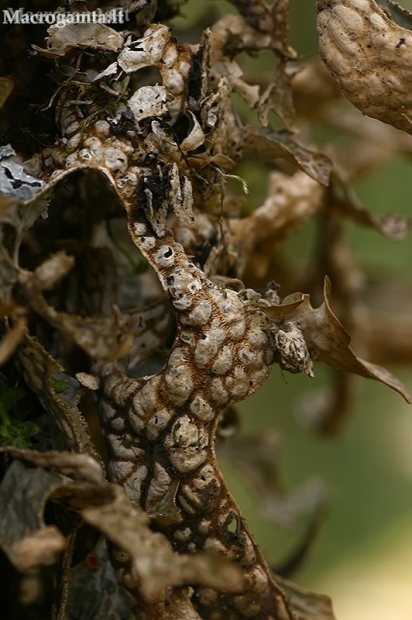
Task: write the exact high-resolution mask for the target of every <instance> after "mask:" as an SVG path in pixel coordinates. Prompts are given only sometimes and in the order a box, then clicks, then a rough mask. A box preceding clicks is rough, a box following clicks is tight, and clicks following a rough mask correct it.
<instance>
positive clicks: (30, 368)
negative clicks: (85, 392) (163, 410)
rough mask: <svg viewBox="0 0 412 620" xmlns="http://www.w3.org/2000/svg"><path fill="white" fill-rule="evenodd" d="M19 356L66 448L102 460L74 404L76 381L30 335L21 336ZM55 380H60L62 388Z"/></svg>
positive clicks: (78, 386) (76, 390)
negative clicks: (22, 338)
mask: <svg viewBox="0 0 412 620" xmlns="http://www.w3.org/2000/svg"><path fill="white" fill-rule="evenodd" d="M18 359H19V362H20V364H21V366H22V367H23V375H24V379H25V381H26V383H27V385H28V386H29V387H30V388H31V389H32V390H33V392H34V393H35V394H36V396H37V397H38V399H39V401H40V402H41V404H42V405H43V407H44V408H45V409H46V411H47V412H48V413H49V414H50V415H51V416H52V417H53V419H54V421H55V423H56V425H57V427H58V428H59V429H60V431H61V433H62V436H63V441H64V442H65V443H66V445H67V447H69V448H70V449H72V450H73V451H74V452H80V453H83V454H88V455H90V456H91V457H93V458H95V459H96V460H97V461H98V462H101V460H100V457H99V456H98V454H97V452H96V449H95V447H94V446H93V444H92V441H91V439H90V435H89V433H88V429H87V424H86V422H85V419H84V418H83V416H82V415H81V413H80V411H79V409H78V407H77V404H78V401H79V398H80V391H79V388H80V384H79V382H78V381H76V379H73V377H70V376H69V375H66V374H65V373H64V372H63V368H62V366H61V365H60V364H59V362H57V361H56V360H55V359H54V358H53V357H52V356H51V355H50V354H49V353H47V352H46V351H45V349H44V348H43V346H42V345H41V344H40V342H39V341H38V340H37V339H36V338H32V337H31V336H29V335H26V336H25V337H24V340H23V343H22V344H21V345H20V347H19V349H18ZM56 382H60V383H62V384H63V385H62V387H63V389H61V387H60V385H59V383H56ZM56 389H58V390H60V391H56Z"/></svg>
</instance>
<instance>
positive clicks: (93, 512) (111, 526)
mask: <svg viewBox="0 0 412 620" xmlns="http://www.w3.org/2000/svg"><path fill="white" fill-rule="evenodd" d="M81 514H82V517H83V518H84V520H85V521H86V522H87V523H89V524H90V525H93V526H94V527H96V528H97V529H99V530H100V531H101V532H103V533H104V534H105V535H106V536H107V537H108V538H109V539H110V540H111V541H112V542H113V543H114V544H115V545H116V546H117V547H118V548H120V549H123V550H124V551H125V552H126V553H128V554H129V555H130V556H131V560H132V563H133V567H134V570H135V571H136V575H137V576H138V578H139V589H140V591H141V592H142V594H143V596H144V597H145V598H146V599H148V600H156V599H157V598H159V597H162V596H164V595H165V591H166V589H167V588H168V587H170V586H172V585H182V584H183V583H184V582H187V583H193V584H194V583H198V582H201V583H203V584H205V585H208V586H210V587H212V588H216V587H218V588H219V589H224V590H226V591H228V592H237V591H239V590H240V589H241V584H242V578H241V572H240V571H239V569H238V568H237V567H236V566H234V565H233V564H231V563H230V562H228V561H227V560H225V559H224V558H216V557H213V556H208V555H193V556H180V555H177V554H176V553H174V552H173V551H172V548H171V546H170V544H169V542H168V540H167V538H166V537H164V536H163V535H162V534H159V533H154V532H151V531H150V530H149V529H148V528H147V522H148V521H147V520H148V517H147V515H146V514H145V513H142V512H137V511H136V509H135V508H133V507H132V505H131V503H130V501H129V499H128V498H127V497H126V496H125V495H124V494H123V492H121V491H120V488H119V489H118V492H117V497H116V500H115V501H114V502H113V503H112V504H108V505H106V506H100V507H98V508H87V509H86V510H83V511H82V512H81Z"/></svg>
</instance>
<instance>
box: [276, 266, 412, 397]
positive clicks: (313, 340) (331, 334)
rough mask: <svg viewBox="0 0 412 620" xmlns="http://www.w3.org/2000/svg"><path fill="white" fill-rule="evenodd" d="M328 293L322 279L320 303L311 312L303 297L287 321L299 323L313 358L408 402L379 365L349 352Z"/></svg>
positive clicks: (399, 385)
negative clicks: (373, 382)
mask: <svg viewBox="0 0 412 620" xmlns="http://www.w3.org/2000/svg"><path fill="white" fill-rule="evenodd" d="M329 292H330V282H329V279H328V278H325V284H324V290H323V295H324V303H323V304H322V305H321V306H320V307H319V308H317V309H313V308H312V306H311V304H310V301H309V296H308V295H305V300H304V302H303V303H302V304H301V305H300V306H299V307H298V308H297V309H296V310H295V311H294V313H293V314H292V315H291V316H290V317H289V319H288V320H289V321H291V322H297V323H298V324H299V327H300V329H301V331H302V333H303V335H304V337H305V340H306V342H307V345H308V347H309V349H310V350H311V351H312V352H313V353H312V354H313V358H314V359H315V360H317V361H320V362H324V363H325V364H328V365H329V366H332V367H333V368H338V369H339V370H345V371H347V372H352V373H355V374H357V375H360V376H362V377H368V378H370V379H376V380H378V381H381V382H382V383H384V384H385V385H387V386H389V387H390V388H392V389H393V390H395V391H396V392H399V394H401V396H403V398H404V399H405V400H406V402H408V403H411V402H412V401H411V398H410V396H409V394H408V392H407V390H406V389H405V387H404V386H403V384H402V383H401V382H400V381H399V380H398V379H396V377H394V376H393V375H392V374H391V373H390V372H389V371H388V370H386V369H384V368H382V367H381V366H377V365H376V364H372V363H370V362H366V361H365V360H362V359H361V358H359V357H357V356H356V355H355V353H354V352H353V351H352V349H351V347H350V346H349V345H350V341H351V337H350V336H349V334H348V333H347V332H346V330H345V329H344V327H343V326H342V324H341V323H340V321H339V319H338V318H337V317H336V316H335V315H334V314H333V312H332V310H331V308H330V305H329Z"/></svg>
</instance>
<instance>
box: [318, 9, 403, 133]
mask: <svg viewBox="0 0 412 620" xmlns="http://www.w3.org/2000/svg"><path fill="white" fill-rule="evenodd" d="M317 8H318V12H319V16H318V31H319V48H320V54H321V57H322V59H323V60H324V62H325V63H326V65H327V67H328V69H329V70H330V71H331V73H332V75H333V76H334V77H335V78H336V79H337V80H338V82H339V84H340V85H341V88H342V91H343V92H344V94H345V95H346V97H347V98H348V99H349V101H351V102H352V103H353V104H354V105H355V106H356V107H357V108H359V109H360V110H361V111H362V112H363V113H364V114H368V115H369V116H372V117H373V118H377V119H379V120H381V121H384V122H385V123H389V124H391V125H393V126H394V127H396V128H397V129H403V130H404V131H407V132H408V133H412V99H411V83H412V71H411V62H412V33H411V31H410V26H411V23H412V21H411V16H410V15H409V16H408V14H407V12H406V11H403V10H402V9H401V8H400V7H399V6H398V5H396V3H394V2H391V1H389V2H387V1H385V0H376V1H375V0H318V2H317ZM398 22H399V23H398Z"/></svg>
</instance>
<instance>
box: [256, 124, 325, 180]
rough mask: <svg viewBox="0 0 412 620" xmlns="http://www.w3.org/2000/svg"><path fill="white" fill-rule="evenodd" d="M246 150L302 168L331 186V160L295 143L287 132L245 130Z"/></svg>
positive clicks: (314, 177)
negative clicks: (283, 160)
mask: <svg viewBox="0 0 412 620" xmlns="http://www.w3.org/2000/svg"><path fill="white" fill-rule="evenodd" d="M244 140H245V148H247V149H249V150H250V151H254V152H257V153H260V154H261V155H263V156H264V157H267V158H269V159H285V160H286V161H288V162H289V163H291V164H293V165H294V166H296V167H297V168H300V169H301V170H303V171H304V172H306V174H308V175H309V176H310V177H312V178H313V179H315V181H318V183H320V184H321V185H325V186H328V185H329V175H330V172H331V170H332V166H333V164H332V162H331V160H330V159H329V158H328V157H326V155H323V154H322V153H318V152H316V151H312V150H311V149H308V148H306V147H304V146H301V145H300V144H298V143H297V142H295V141H294V140H293V138H292V134H291V133H289V132H287V131H274V130H271V131H267V132H265V133H263V132H260V133H256V132H254V131H253V130H252V129H251V128H250V127H246V128H245V129H244Z"/></svg>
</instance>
